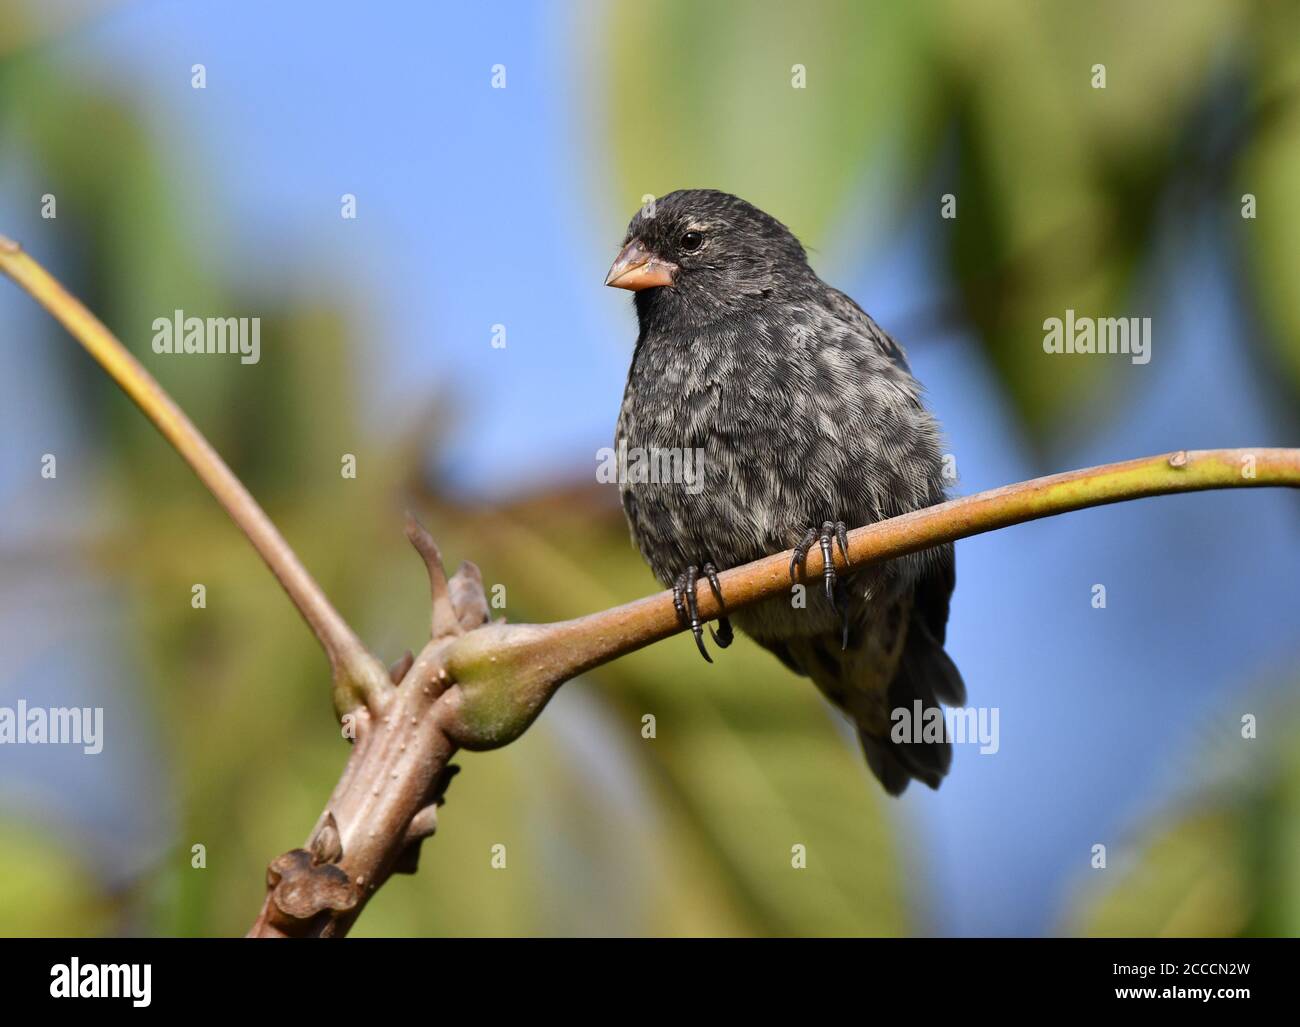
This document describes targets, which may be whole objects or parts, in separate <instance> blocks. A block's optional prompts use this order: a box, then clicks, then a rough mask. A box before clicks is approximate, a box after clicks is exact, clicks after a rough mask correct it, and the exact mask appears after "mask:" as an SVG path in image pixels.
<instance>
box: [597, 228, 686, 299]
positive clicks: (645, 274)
mask: <svg viewBox="0 0 1300 1027" xmlns="http://www.w3.org/2000/svg"><path fill="white" fill-rule="evenodd" d="M676 274H677V265H676V264H674V263H672V261H668V260H663V259H661V258H659V257H656V256H655V255H654V254H653V253H651V252H650V251H649V250H647V249H646V248H645V246H644V244H643V243H642V242H641V240H640V239H633V240H632V241H631V242H630V243H628V244H627V245H626V246H624V247H623V249H622V251H621V252H620V253H619V255H618V257H616V258H615V260H614V266H613V267H611V268H610V269H609V274H608V275H607V276H606V277H605V284H606V285H612V286H613V287H614V288H615V289H631V290H632V291H633V292H637V291H639V290H641V289H654V288H656V287H657V286H661V285H672V284H673V281H674V278H673V276H674V275H676Z"/></svg>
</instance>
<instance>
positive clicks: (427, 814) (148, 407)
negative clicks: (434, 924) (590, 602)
mask: <svg viewBox="0 0 1300 1027" xmlns="http://www.w3.org/2000/svg"><path fill="white" fill-rule="evenodd" d="M0 270H3V271H5V272H6V273H7V274H9V275H10V276H11V277H13V278H14V279H15V280H16V281H17V282H18V283H19V284H20V285H22V286H23V287H24V288H25V289H27V291H28V292H30V293H31V294H32V295H33V296H34V297H35V298H36V299H37V300H38V301H39V302H40V303H41V304H42V305H43V306H44V307H45V308H46V309H47V310H49V311H50V312H51V313H53V314H54V315H55V317H57V318H58V319H59V321H60V322H62V323H63V325H64V326H65V327H66V328H67V329H68V331H69V332H71V333H72V335H73V336H74V337H75V338H76V339H77V340H78V341H79V342H80V343H81V344H82V345H83V346H85V348H86V349H87V350H88V351H89V352H90V354H91V355H92V356H93V357H94V358H95V359H96V360H97V361H98V362H99V363H100V364H101V365H102V366H103V367H104V368H105V370H107V371H108V373H109V374H110V375H111V376H112V377H113V378H114V379H115V380H116V381H117V382H118V384H119V385H121V386H122V388H123V389H124V390H125V391H126V393H127V394H128V395H129V396H130V397H131V398H132V399H133V400H134V401H135V402H136V404H137V405H138V406H139V407H140V408H141V410H143V411H144V412H145V414H146V415H147V416H148V417H149V418H150V420H152V421H153V422H154V424H155V425H157V427H158V429H159V430H160V431H161V432H162V434H163V436H164V437H165V438H166V439H167V440H168V441H169V442H171V444H172V445H173V446H174V447H175V448H176V449H177V451H178V452H180V454H181V455H182V456H183V457H184V458H185V459H186V460H187V461H188V462H189V464H190V466H191V467H193V468H194V471H195V473H197V474H198V476H199V478H200V479H201V480H202V481H203V482H204V484H206V485H207V486H208V488H209V489H211V491H212V493H213V494H214V495H215V496H216V497H217V499H218V500H219V501H220V502H221V504H222V505H223V506H224V507H225V508H226V510H227V511H228V512H229V513H230V515H231V517H232V518H233V519H234V520H235V522H236V523H237V524H238V525H239V526H240V527H241V528H242V529H243V530H244V532H245V534H247V535H248V537H249V540H250V541H251V542H252V543H253V545H254V547H255V548H256V549H257V551H258V552H259V553H260V554H261V555H262V558H263V559H264V560H265V561H266V563H267V565H268V566H269V567H270V568H271V570H272V572H273V573H274V574H275V576H276V577H277V578H278V579H279V580H280V582H281V584H282V585H283V586H284V588H285V591H286V592H288V594H289V597H290V599H291V600H293V602H294V605H295V606H297V607H298V609H299V611H300V612H301V613H302V615H303V617H304V618H305V619H306V621H307V623H308V624H309V625H310V626H311V628H312V630H313V631H315V632H316V636H317V637H318V638H319V639H320V641H321V644H322V645H323V646H324V647H325V650H326V652H327V653H328V654H329V657H330V662H331V664H332V666H333V668H334V673H335V682H336V689H335V701H336V706H337V708H338V709H339V711H340V714H342V715H343V721H344V726H345V735H346V736H347V737H349V738H350V740H351V741H352V742H353V747H352V753H351V755H350V757H349V759H348V762H347V765H346V766H345V768H344V771H343V775H342V777H341V778H340V780H339V783H338V785H337V786H336V787H335V789H334V793H333V795H332V796H331V797H330V800H329V803H328V805H327V806H326V808H325V810H324V811H323V812H322V813H321V816H320V818H319V819H318V821H317V823H316V827H315V829H314V830H313V831H312V834H311V836H310V838H309V840H308V842H307V844H306V847H305V848H302V849H294V850H292V851H290V852H287V853H285V854H284V855H282V856H280V857H278V858H277V859H275V860H274V861H273V862H272V863H271V864H270V866H269V867H268V872H267V893H266V897H265V900H264V902H263V906H262V911H261V913H260V914H259V915H258V918H257V920H256V921H255V922H254V924H253V927H252V928H251V929H250V931H249V935H250V936H254V937H287V936H296V937H301V936H306V935H315V936H320V937H338V936H341V935H343V934H345V933H346V932H347V931H348V929H349V928H350V927H351V925H352V924H353V923H354V922H355V920H356V918H357V916H359V915H360V913H361V910H362V909H363V908H364V906H365V903H366V902H367V901H368V900H369V898H370V896H371V895H373V894H374V892H375V891H376V889H378V888H379V887H380V886H381V885H382V884H383V883H384V881H385V880H387V878H388V876H389V875H390V874H392V873H411V872H414V870H415V867H416V863H417V861H418V855H419V846H420V843H421V842H422V841H423V839H424V838H426V837H428V836H429V835H431V834H432V833H433V832H434V831H435V830H436V827H437V807H438V806H439V805H440V804H441V803H442V800H443V794H444V792H445V790H446V787H447V783H448V782H449V780H450V779H451V776H452V774H453V773H454V772H455V769H456V768H455V767H454V766H452V765H451V764H450V762H449V761H450V759H451V757H452V756H453V755H454V753H455V752H456V750H457V749H458V748H464V749H492V748H496V747H498V746H502V745H505V744H507V743H509V742H511V741H513V740H514V739H515V738H517V737H519V735H520V734H522V733H523V731H524V730H525V729H526V728H527V727H528V725H529V724H531V723H532V721H533V720H534V719H535V718H536V717H537V715H538V713H540V711H541V710H542V708H543V707H544V706H545V705H546V703H547V701H548V700H549V699H550V698H551V696H552V695H554V694H555V691H556V690H557V689H558V688H559V687H560V685H562V684H563V683H564V682H565V681H567V680H569V679H570V678H572V677H574V676H575V675H577V674H580V673H582V672H583V671H586V670H590V669H591V668H593V667H597V666H600V665H601V664H604V663H608V662H609V661H610V660H613V659H615V658H616V657H618V656H621V655H623V654H625V653H629V652H632V651H633V650H636V649H639V648H641V647H643V646H645V645H649V644H650V643H651V642H656V641H658V640H660V639H663V638H667V637H668V636H669V635H673V634H676V633H677V632H679V631H682V630H684V626H683V625H682V624H681V623H680V622H679V620H678V618H677V613H676V609H675V608H674V605H673V601H672V595H671V593H669V592H660V593H659V594H657V595H653V596H648V597H646V598H644V599H639V600H637V601H635V602H632V603H627V604H625V605H623V606H618V607H615V608H614V609H612V610H605V611H602V612H600V613H593V614H590V615H589V616H586V617H581V618H578V619H576V620H571V621H562V622H560V623H555V624H543V625H534V624H507V623H505V622H502V621H498V622H496V623H489V613H488V604H487V600H486V597H485V596H484V595H483V587H482V579H481V578H480V576H479V573H478V570H477V568H475V567H474V565H473V564H468V563H467V564H463V565H462V566H461V567H460V569H459V570H458V571H457V572H456V574H455V575H454V576H453V577H452V578H451V580H450V581H448V580H447V578H446V573H445V571H444V570H443V567H442V560H441V557H440V555H439V553H438V549H437V546H436V545H435V544H434V542H433V539H432V538H431V537H430V536H429V534H428V532H426V531H425V530H424V529H423V528H422V527H420V526H419V525H418V524H416V523H415V522H414V520H409V521H408V524H407V536H408V538H409V539H410V540H411V543H412V545H413V546H414V547H415V549H416V550H417V552H418V553H419V555H420V556H421V558H422V559H423V560H424V562H425V565H426V567H427V569H428V572H429V583H430V596H431V602H432V617H431V625H432V637H431V639H430V641H429V642H428V643H427V644H426V645H425V647H424V649H423V650H422V651H421V652H420V654H419V656H417V657H415V658H413V659H411V658H409V654H408V658H407V659H404V660H403V661H401V662H399V663H398V664H396V665H395V666H394V668H393V676H394V677H395V678H399V680H398V681H397V682H396V683H390V682H389V678H388V674H387V672H385V670H384V668H383V667H382V665H380V664H379V662H378V660H376V659H375V658H374V657H373V656H371V655H370V653H369V652H368V651H367V650H366V649H365V647H364V646H363V645H362V644H361V642H360V640H359V639H358V638H357V637H356V635H355V634H354V633H353V632H352V630H351V629H350V628H349V627H348V626H347V624H346V623H344V621H343V619H342V618H341V617H340V616H339V615H338V613H337V612H336V611H335V610H334V608H333V607H332V606H331V605H330V603H329V601H328V600H327V599H326V598H325V596H324V594H323V593H322V592H321V590H320V588H319V586H318V585H317V584H316V583H315V582H314V581H313V580H312V578H311V576H310V575H309V574H308V573H307V571H306V570H305V569H304V568H303V566H302V564H301V563H300V562H299V561H298V559H297V557H296V556H295V555H294V553H293V551H292V550H291V549H290V548H289V546H288V544H287V543H286V542H285V541H284V539H283V538H282V537H281V536H280V534H279V532H277V531H276V529H275V527H274V525H272V524H271V522H270V520H269V518H267V516H266V514H265V513H264V512H263V511H262V509H261V508H260V507H259V506H258V505H257V503H256V501H255V500H254V499H253V498H252V496H250V495H249V493H248V491H247V490H246V489H245V488H244V487H243V485H242V484H241V483H240V482H239V480H238V479H237V478H236V477H235V476H234V474H233V473H232V472H231V471H230V469H229V468H228V467H226V465H225V464H224V463H223V462H222V461H221V458H220V457H219V456H217V454H216V452H215V451H214V450H213V449H212V447H211V446H209V445H208V443H207V442H206V441H205V440H204V438H203V437H202V435H200V434H199V432H198V430H197V429H196V428H195V427H194V426H193V424H191V423H190V421H189V420H188V419H187V418H186V417H185V415H184V414H183V413H182V412H181V411H180V409H179V408H178V407H177V406H176V404H175V403H173V402H172V401H171V399H170V398H169V397H168V396H167V394H166V393H165V392H164V391H163V390H162V388H161V387H160V386H159V385H158V383H157V382H156V381H154V379H153V378H152V377H151V376H150V375H149V374H148V372H146V371H145V370H144V368H143V367H141V366H140V364H139V363H138V362H137V361H136V360H135V359H134V358H133V357H132V356H131V355H130V354H129V353H128V352H127V351H126V350H125V349H124V348H123V347H122V345H121V343H119V342H118V341H117V340H116V339H115V338H114V337H113V336H112V334H111V333H110V332H109V331H108V329H106V328H105V327H104V326H103V325H102V324H101V323H100V322H99V321H97V320H96V319H95V318H94V317H93V316H92V315H91V314H90V313H89V312H88V311H87V310H86V309H85V307H83V306H82V305H81V304H80V303H79V302H77V300H76V299H74V298H73V297H72V296H71V295H69V294H68V293H67V292H66V291H65V290H64V289H63V288H62V286H60V285H59V284H58V282H56V281H55V280H54V279H53V278H52V277H50V275H49V274H47V273H46V272H45V271H44V270H43V269H42V268H41V267H40V266H39V265H38V264H36V263H35V262H34V261H32V260H31V259H30V258H28V257H26V256H25V255H23V254H22V253H21V251H20V250H19V248H18V247H17V246H16V245H15V244H13V243H11V242H9V241H8V240H6V239H4V238H3V237H2V236H0ZM1264 486H1285V487H1291V488H1297V487H1300V449H1263V448H1261V449H1219V450H1204V451H1199V452H1186V451H1180V452H1178V453H1173V454H1167V455H1163V456H1155V457H1145V458H1142V459H1138V460H1129V461H1126V462H1124V463H1116V464H1107V465H1105V466H1102V467H1093V468H1089V469H1086V470H1081V471H1070V472H1068V473H1065V474H1055V475H1051V476H1049V477H1046V478H1038V479H1035V480H1033V481H1027V482H1022V483H1020V484H1018V485H1008V486H1006V487H1005V488H1000V489H993V490H992V491H989V492H981V493H979V494H977V495H973V496H966V497H964V498H961V499H954V500H952V501H950V502H947V503H943V504H940V505H939V506H934V507H929V508H927V509H924V510H918V511H916V512H915V513H910V514H906V515H904V516H902V517H895V518H893V519H892V520H888V521H882V522H880V523H877V524H872V525H867V526H865V527H860V528H856V529H854V530H853V531H851V532H850V533H849V537H848V542H849V545H848V554H847V559H845V557H843V556H839V555H836V556H835V557H834V559H835V561H836V564H837V566H838V567H839V568H840V569H841V570H847V569H848V568H849V567H852V568H861V567H863V566H866V565H868V564H872V563H877V562H879V561H882V560H889V559H893V558H896V557H899V556H903V555H906V554H908V553H914V552H918V551H920V550H923V549H927V548H930V547H932V546H935V545H940V544H942V543H945V542H952V541H955V540H957V539H961V538H966V537H969V536H971V535H978V534H981V533H983V532H987V531H994V530H997V529H999V528H1005V527H1009V526H1010V525H1013V524H1020V523H1022V522H1024V521H1030V520H1035V519H1037V518H1040V517H1051V516H1054V515H1056V514H1061V513H1067V512H1069V511H1072V510H1080V509H1084V508H1086V507H1092V506H1102V505H1105V504H1107V503H1117V502H1122V501H1125V500H1130V499H1140V498H1143V497H1147V496H1159V495H1167V494H1170V493H1175V492H1197V491H1202V490H1205V489H1220V488H1251V487H1255V488H1258V487H1264ZM790 557H791V552H790V551H787V552H785V553H780V554H777V555H774V556H769V557H765V558H764V559H761V560H756V561H755V562H753V563H750V564H747V565H745V566H743V567H736V568H732V569H731V570H728V571H725V572H723V574H722V575H721V576H720V581H721V586H722V592H723V595H724V596H725V598H726V603H727V609H728V610H734V609H738V608H740V607H743V606H748V605H749V604H751V603H755V602H758V601H760V600H762V599H770V598H774V597H776V596H779V595H785V594H787V593H788V591H789V589H790V588H791V581H790V571H789V568H790ZM821 572H822V557H821V555H820V553H819V552H818V551H817V550H813V551H811V552H810V553H809V555H808V559H807V561H806V562H805V563H804V564H803V565H802V567H801V570H800V576H801V580H803V581H805V582H806V581H809V580H812V579H815V578H818V577H819V576H820V575H821ZM698 597H699V610H700V614H701V615H702V616H703V617H704V618H706V619H707V618H712V617H716V616H717V615H718V614H719V613H720V612H722V611H721V610H719V608H718V606H717V602H716V600H715V598H714V597H713V595H712V592H711V590H709V589H702V590H700V592H699V594H698Z"/></svg>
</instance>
